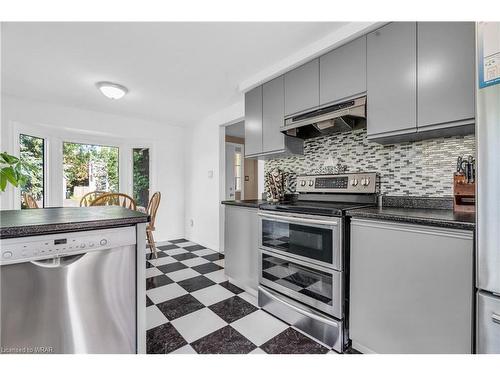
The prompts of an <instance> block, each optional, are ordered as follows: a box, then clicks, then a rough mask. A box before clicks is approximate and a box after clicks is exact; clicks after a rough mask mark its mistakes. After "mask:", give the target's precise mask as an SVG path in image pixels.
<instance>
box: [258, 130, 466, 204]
mask: <svg viewBox="0 0 500 375" xmlns="http://www.w3.org/2000/svg"><path fill="white" fill-rule="evenodd" d="M459 155H465V156H467V155H474V156H475V137H474V135H466V136H454V137H444V138H435V139H430V140H425V141H416V142H405V143H398V144H393V145H380V144H378V143H375V142H371V141H369V140H368V138H367V135H366V129H361V130H356V131H353V132H345V133H339V134H334V135H329V136H324V137H318V138H313V139H308V140H306V141H305V142H304V155H303V156H291V157H287V158H283V159H272V160H267V161H266V162H265V167H264V169H265V172H268V171H269V170H271V169H272V168H276V167H277V168H280V169H282V170H284V171H285V172H289V173H291V174H292V177H291V178H290V182H289V192H294V191H295V178H294V175H300V174H316V173H334V170H335V166H336V165H337V164H338V163H341V164H345V165H347V167H348V170H347V173H349V172H378V173H379V174H380V182H381V184H380V192H381V193H382V194H383V195H395V196H406V195H412V196H422V197H433V196H434V197H435V196H439V197H442V196H451V195H452V194H453V192H452V180H453V173H454V172H455V170H456V160H457V156H459Z"/></svg>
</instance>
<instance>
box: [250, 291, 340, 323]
mask: <svg viewBox="0 0 500 375" xmlns="http://www.w3.org/2000/svg"><path fill="white" fill-rule="evenodd" d="M259 289H260V291H262V292H263V293H264V294H267V295H268V296H270V297H271V298H274V299H277V300H279V301H280V302H281V303H283V304H284V305H285V306H287V307H288V308H290V309H292V310H295V311H297V312H298V313H301V314H304V315H305V316H307V317H308V318H311V319H314V320H319V321H320V322H323V323H325V324H328V325H332V322H333V323H334V324H336V322H335V321H334V320H332V318H329V317H326V316H325V315H323V314H322V313H320V312H318V311H314V310H312V309H309V308H307V307H305V306H301V307H299V306H296V305H294V304H293V302H292V301H291V300H290V302H288V298H286V299H285V298H283V297H282V296H281V295H279V294H277V293H275V292H273V291H271V290H270V289H268V288H265V287H263V286H262V285H259Z"/></svg>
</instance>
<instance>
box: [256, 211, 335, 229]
mask: <svg viewBox="0 0 500 375" xmlns="http://www.w3.org/2000/svg"><path fill="white" fill-rule="evenodd" d="M259 216H260V217H263V218H266V219H270V220H272V221H284V222H287V223H297V224H318V225H328V226H337V225H338V223H337V222H335V221H329V220H318V219H309V218H305V217H301V218H298V217H293V216H280V215H271V214H262V213H260V214H259Z"/></svg>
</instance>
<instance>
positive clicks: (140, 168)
mask: <svg viewBox="0 0 500 375" xmlns="http://www.w3.org/2000/svg"><path fill="white" fill-rule="evenodd" d="M132 164H133V165H132V186H133V190H134V193H133V194H134V195H133V197H134V199H135V201H136V202H137V205H138V206H142V207H147V206H148V202H149V148H134V149H132Z"/></svg>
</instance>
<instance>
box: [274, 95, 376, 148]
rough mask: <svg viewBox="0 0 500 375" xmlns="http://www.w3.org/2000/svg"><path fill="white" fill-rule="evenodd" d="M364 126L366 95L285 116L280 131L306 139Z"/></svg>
mask: <svg viewBox="0 0 500 375" xmlns="http://www.w3.org/2000/svg"><path fill="white" fill-rule="evenodd" d="M365 126H366V96H363V97H360V98H357V99H352V100H349V101H346V102H342V103H338V104H333V105H329V106H326V107H323V108H320V109H315V110H313V111H310V112H306V113H301V114H299V115H295V116H291V117H288V118H285V124H284V125H283V126H282V127H281V132H282V133H284V134H286V135H289V136H292V137H297V138H302V139H308V138H315V137H319V136H322V135H327V134H333V133H340V132H345V131H350V130H354V129H360V128H363V127H365Z"/></svg>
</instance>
